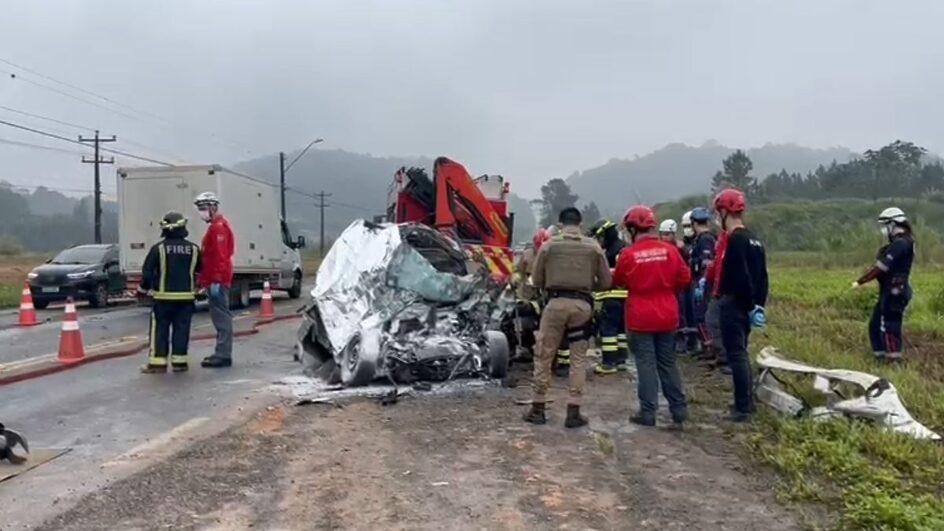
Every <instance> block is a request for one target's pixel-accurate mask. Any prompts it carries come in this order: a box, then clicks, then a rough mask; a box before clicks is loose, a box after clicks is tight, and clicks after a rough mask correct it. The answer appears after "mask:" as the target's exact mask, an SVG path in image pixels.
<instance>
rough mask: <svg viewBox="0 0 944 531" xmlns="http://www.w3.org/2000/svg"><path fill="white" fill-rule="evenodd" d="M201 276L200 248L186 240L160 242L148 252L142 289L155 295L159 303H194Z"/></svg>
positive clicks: (174, 239)
mask: <svg viewBox="0 0 944 531" xmlns="http://www.w3.org/2000/svg"><path fill="white" fill-rule="evenodd" d="M199 272H200V248H199V247H198V246H197V244H195V243H193V242H191V241H189V240H186V239H184V238H167V239H164V240H161V241H159V242H158V243H156V244H155V245H154V246H153V247H151V250H150V251H149V252H148V254H147V257H146V258H145V259H144V267H143V268H142V271H141V288H142V289H144V290H148V291H152V290H153V291H154V300H157V301H192V300H193V298H194V293H195V292H196V287H197V284H196V276H197V274H198V273H199Z"/></svg>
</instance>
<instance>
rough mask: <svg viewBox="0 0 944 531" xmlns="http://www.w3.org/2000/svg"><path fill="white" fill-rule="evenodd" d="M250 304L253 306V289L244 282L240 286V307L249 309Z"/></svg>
mask: <svg viewBox="0 0 944 531" xmlns="http://www.w3.org/2000/svg"><path fill="white" fill-rule="evenodd" d="M250 304H252V289H250V287H249V283H248V282H242V283H240V284H239V307H240V308H248V307H249V305H250Z"/></svg>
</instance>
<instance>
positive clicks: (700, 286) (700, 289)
mask: <svg viewBox="0 0 944 531" xmlns="http://www.w3.org/2000/svg"><path fill="white" fill-rule="evenodd" d="M692 294H693V295H694V296H695V304H701V303H702V301H704V300H705V279H704V278H700V279H698V283H697V284H695V289H694V290H693V292H692Z"/></svg>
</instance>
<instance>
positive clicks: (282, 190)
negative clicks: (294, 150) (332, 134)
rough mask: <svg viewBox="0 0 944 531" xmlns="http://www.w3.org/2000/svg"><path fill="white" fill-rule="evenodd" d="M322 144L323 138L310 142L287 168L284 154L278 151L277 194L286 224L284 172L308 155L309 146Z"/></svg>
mask: <svg viewBox="0 0 944 531" xmlns="http://www.w3.org/2000/svg"><path fill="white" fill-rule="evenodd" d="M322 142H324V139H323V138H316V139H314V140H312V141H311V142H309V143H308V145H307V146H305V149H303V150H302V151H301V153H299V154H298V156H296V157H295V159H294V160H292V162H289V163H288V166H286V165H285V153H284V152H282V151H279V192H280V194H281V196H282V219H283V220H285V221H286V222H288V218H287V217H286V216H285V172H287V171H288V170H290V169H292V166H294V165H295V163H296V162H298V159H300V158H302V156H304V155H305V153H308V150H309V149H311V146H314V145H315V144H320V143H322Z"/></svg>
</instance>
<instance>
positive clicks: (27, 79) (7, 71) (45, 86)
mask: <svg viewBox="0 0 944 531" xmlns="http://www.w3.org/2000/svg"><path fill="white" fill-rule="evenodd" d="M0 72H3V73H5V74H9V75H10V78H11V79H17V80H22V81H26V82H27V83H29V84H31V85H34V86H37V87H39V88H41V89H44V90H48V91H50V92H54V93H56V94H59V95H61V96H65V97H67V98H71V99H73V100H76V101H81V102H82V103H85V104H88V105H92V106H94V107H98V108H99V109H104V110H106V111H108V112H112V113H115V114H117V115H119V116H124V117H125V118H129V119H131V120H134V121H136V122H142V121H143V120H141V118H139V117H137V116H132V115H130V114H127V113H124V112H121V111H119V110H116V109H112V108H111V107H108V106H107V105H102V104H100V103H96V102H94V101H90V100H88V99H85V98H81V97H79V96H76V95H75V94H70V93H68V92H66V91H64V90H59V89H57V88H55V87H50V86H49V85H44V84H42V83H40V82H38V81H33V80H32V79H30V78H28V77H23V76H20V75H17V74H16V73H15V72H10V71H9V70H2V69H0Z"/></svg>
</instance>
